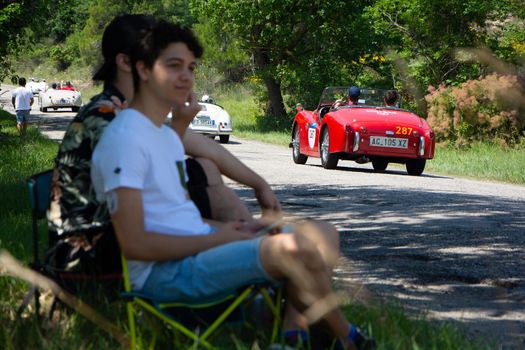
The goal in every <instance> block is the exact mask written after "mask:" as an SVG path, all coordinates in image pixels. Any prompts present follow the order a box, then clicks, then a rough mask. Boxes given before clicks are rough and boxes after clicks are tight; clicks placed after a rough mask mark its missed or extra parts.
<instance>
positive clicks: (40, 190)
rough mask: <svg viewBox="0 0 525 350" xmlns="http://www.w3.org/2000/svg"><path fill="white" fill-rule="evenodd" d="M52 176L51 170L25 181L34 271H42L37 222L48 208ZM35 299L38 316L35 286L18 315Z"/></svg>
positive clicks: (37, 294)
mask: <svg viewBox="0 0 525 350" xmlns="http://www.w3.org/2000/svg"><path fill="white" fill-rule="evenodd" d="M52 176H53V170H51V169H50V170H46V171H43V172H41V173H38V174H35V175H32V176H30V177H29V178H28V179H27V188H28V190H29V202H30V204H31V232H32V238H33V262H32V263H31V268H32V269H34V270H36V271H41V270H42V263H41V262H40V256H39V255H40V254H39V250H40V249H39V239H38V236H39V235H38V220H40V219H43V218H45V217H46V212H47V209H48V208H49V198H50V197H49V196H50V192H51V177H52ZM33 296H34V297H35V310H36V314H37V315H39V314H40V302H39V297H40V292H39V291H38V288H36V286H34V285H33V286H31V290H30V291H29V293H28V294H27V295H26V296H25V298H24V300H23V301H22V304H21V305H20V307H19V308H18V314H21V313H22V311H23V310H24V309H25V308H26V306H27V305H28V304H29V302H30V301H31V298H32V297H33Z"/></svg>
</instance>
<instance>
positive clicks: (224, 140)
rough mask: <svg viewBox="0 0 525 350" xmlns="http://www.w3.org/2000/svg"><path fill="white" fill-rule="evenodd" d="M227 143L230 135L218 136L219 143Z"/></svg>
mask: <svg viewBox="0 0 525 350" xmlns="http://www.w3.org/2000/svg"><path fill="white" fill-rule="evenodd" d="M229 141H230V135H220V136H219V142H220V143H228V142H229Z"/></svg>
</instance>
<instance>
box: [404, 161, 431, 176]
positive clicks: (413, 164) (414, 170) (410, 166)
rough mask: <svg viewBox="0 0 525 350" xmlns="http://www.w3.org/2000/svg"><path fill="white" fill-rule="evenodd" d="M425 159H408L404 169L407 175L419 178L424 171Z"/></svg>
mask: <svg viewBox="0 0 525 350" xmlns="http://www.w3.org/2000/svg"><path fill="white" fill-rule="evenodd" d="M426 163H427V160H426V159H409V160H407V163H406V167H407V173H408V175H414V176H419V175H421V174H422V173H423V170H425V164H426Z"/></svg>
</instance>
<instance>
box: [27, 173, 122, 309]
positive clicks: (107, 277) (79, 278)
mask: <svg viewBox="0 0 525 350" xmlns="http://www.w3.org/2000/svg"><path fill="white" fill-rule="evenodd" d="M52 176H53V170H52V169H50V170H46V171H43V172H41V173H38V174H35V175H32V176H30V177H29V178H28V179H27V187H28V190H29V199H30V204H31V231H32V240H33V262H32V263H31V264H30V266H31V268H32V269H33V270H35V271H37V272H39V273H41V274H43V275H45V276H47V277H49V278H51V279H52V280H54V281H55V282H56V283H57V284H58V285H59V286H61V287H62V288H64V289H66V290H67V291H68V292H71V293H75V292H77V291H78V290H80V289H82V288H84V289H85V286H86V284H87V283H95V284H96V286H97V287H98V286H99V284H104V285H111V286H112V287H113V285H116V287H114V289H115V290H119V289H120V282H121V280H122V274H121V273H120V272H119V271H117V272H110V273H100V274H95V273H81V272H72V271H66V270H63V269H60V268H57V267H56V266H51V265H52V264H49V263H48V261H47V260H46V259H41V258H40V249H41V247H40V245H41V243H40V239H39V236H40V232H39V229H38V221H39V220H40V219H45V218H46V212H47V210H48V209H49V204H50V194H51V179H52ZM46 232H47V230H46ZM47 237H48V250H47V252H48V253H49V252H51V251H52V250H53V249H56V247H57V246H58V242H59V241H60V240H59V239H58V238H57V237H51V236H50V234H49V232H48V233H47ZM119 254H120V251H119V250H118V249H116V251H115V255H116V256H117V257H118V255H119ZM93 287H94V285H93ZM33 296H34V298H35V310H36V314H37V315H39V314H40V302H39V296H40V293H39V291H38V289H37V288H36V286H32V287H31V290H30V291H29V293H28V294H27V295H26V296H25V298H24V300H23V301H22V303H21V305H20V307H19V308H18V314H19V315H20V314H21V313H22V311H23V310H24V309H25V308H26V306H27V305H28V304H29V303H30V302H31V299H32V297H33ZM56 303H57V299H56V298H55V299H54V300H53V304H52V307H51V310H50V315H51V314H52V313H53V310H54V308H55V306H56Z"/></svg>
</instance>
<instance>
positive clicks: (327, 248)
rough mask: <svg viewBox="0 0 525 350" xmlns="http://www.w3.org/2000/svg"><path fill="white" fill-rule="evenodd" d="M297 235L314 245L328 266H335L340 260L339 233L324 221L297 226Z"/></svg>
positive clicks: (311, 221)
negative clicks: (302, 236)
mask: <svg viewBox="0 0 525 350" xmlns="http://www.w3.org/2000/svg"><path fill="white" fill-rule="evenodd" d="M297 233H298V234H300V235H304V236H305V237H307V238H308V240H310V241H311V242H313V243H314V245H315V246H316V248H317V249H318V250H319V252H320V254H321V256H323V258H324V260H325V262H326V264H327V265H328V266H331V267H333V266H335V264H337V260H338V258H339V232H338V231H337V229H336V228H335V227H334V226H333V225H332V224H330V223H328V222H324V221H313V220H308V221H304V222H302V223H300V224H298V225H297Z"/></svg>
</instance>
